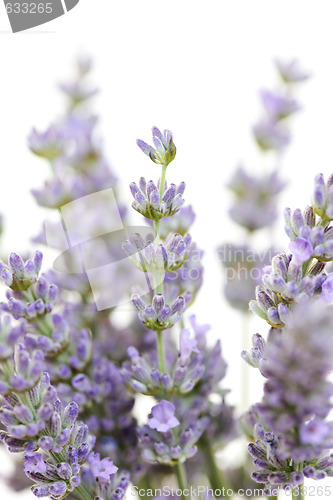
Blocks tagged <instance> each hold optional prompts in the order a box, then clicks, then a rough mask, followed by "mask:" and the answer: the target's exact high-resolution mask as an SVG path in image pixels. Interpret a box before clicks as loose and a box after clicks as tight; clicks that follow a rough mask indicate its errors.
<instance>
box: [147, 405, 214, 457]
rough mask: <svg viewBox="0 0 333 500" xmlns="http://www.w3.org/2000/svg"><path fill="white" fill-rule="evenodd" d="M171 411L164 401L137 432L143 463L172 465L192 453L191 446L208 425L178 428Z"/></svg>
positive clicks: (197, 423)
mask: <svg viewBox="0 0 333 500" xmlns="http://www.w3.org/2000/svg"><path fill="white" fill-rule="evenodd" d="M175 410H176V408H175V406H174V405H173V404H172V403H170V402H169V401H165V400H162V401H161V402H160V403H158V404H157V405H155V406H153V408H152V410H151V415H150V416H149V420H148V424H147V425H145V426H144V427H143V428H142V429H140V432H139V438H140V441H141V446H142V448H143V458H144V459H145V460H147V461H149V462H153V463H154V462H158V463H161V464H165V465H174V464H177V463H178V462H181V463H182V462H185V460H187V459H189V458H191V457H193V456H194V455H195V454H196V452H197V446H196V444H195V443H197V441H198V440H199V438H200V437H201V435H202V433H203V432H204V430H205V428H206V426H207V425H208V419H207V418H203V419H200V420H197V421H195V422H188V423H187V425H186V424H185V425H184V423H182V425H180V422H179V420H178V419H177V418H176V417H175Z"/></svg>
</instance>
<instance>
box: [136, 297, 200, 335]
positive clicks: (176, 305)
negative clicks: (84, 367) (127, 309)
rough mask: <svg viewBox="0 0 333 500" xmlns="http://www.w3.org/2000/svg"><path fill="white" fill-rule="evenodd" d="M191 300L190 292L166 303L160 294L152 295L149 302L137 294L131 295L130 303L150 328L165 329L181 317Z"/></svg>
mask: <svg viewBox="0 0 333 500" xmlns="http://www.w3.org/2000/svg"><path fill="white" fill-rule="evenodd" d="M190 300H191V294H190V293H185V294H184V296H179V297H177V298H176V300H174V301H173V302H172V303H171V305H168V304H167V303H166V301H165V299H164V296H163V295H162V294H157V295H154V297H153V300H152V302H151V304H146V302H145V301H144V300H143V299H142V298H141V297H140V296H139V295H137V294H134V295H132V303H133V305H134V306H135V308H136V309H137V310H138V312H139V319H140V321H142V323H143V324H144V325H145V326H146V327H147V328H149V329H150V330H157V331H158V330H165V329H167V328H171V327H173V326H174V325H175V324H176V323H177V322H178V321H179V320H180V319H181V317H182V313H183V312H184V311H185V310H186V309H187V306H188V304H189V302H190Z"/></svg>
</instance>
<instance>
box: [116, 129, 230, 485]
mask: <svg viewBox="0 0 333 500" xmlns="http://www.w3.org/2000/svg"><path fill="white" fill-rule="evenodd" d="M152 132H153V143H154V147H152V146H149V145H148V144H146V143H145V142H143V141H141V140H138V141H137V144H138V146H139V147H140V149H141V150H142V151H143V152H144V153H145V154H146V155H147V156H149V157H150V159H151V160H152V161H153V162H154V163H156V164H159V165H161V177H160V179H159V180H158V181H157V182H156V183H155V182H154V181H152V180H151V181H149V182H147V181H146V180H145V179H144V178H141V179H140V182H139V185H137V184H136V183H132V184H131V185H130V189H131V193H132V195H133V198H134V201H133V208H134V209H135V210H136V211H138V212H139V213H140V214H141V215H143V216H144V217H145V218H146V219H149V220H150V221H152V224H153V227H154V234H152V235H150V236H148V237H147V238H142V237H141V236H140V235H139V234H133V235H131V236H130V237H129V240H128V241H126V242H125V243H124V245H123V248H124V250H125V252H126V253H127V255H128V256H129V257H130V259H131V260H132V262H133V263H134V265H135V266H136V267H137V268H139V269H140V270H141V271H143V272H144V273H145V274H146V278H147V283H148V285H149V289H150V291H149V293H146V294H145V293H144V292H140V290H137V291H136V293H134V294H133V296H132V303H133V305H134V307H135V308H136V309H137V311H138V317H139V320H140V321H141V322H142V324H143V325H144V326H145V327H146V328H149V329H150V330H152V331H153V332H154V333H155V336H156V348H151V349H149V350H147V351H146V352H145V353H140V351H139V350H138V349H136V348H134V347H131V348H129V349H128V355H129V358H130V360H129V361H128V362H125V363H123V368H122V373H123V375H124V376H125V377H126V379H127V381H128V384H129V386H130V387H131V388H132V389H133V390H134V391H135V392H136V393H137V394H144V395H150V396H154V398H155V399H156V400H157V401H158V402H157V404H155V405H154V406H153V407H152V409H151V414H150V415H149V417H148V422H147V423H146V425H144V426H143V427H141V428H139V430H138V436H139V441H140V447H141V449H142V458H143V459H144V460H145V461H146V462H148V463H150V464H152V465H151V466H150V467H152V466H154V464H161V465H168V466H172V467H174V468H175V470H176V473H177V478H178V482H179V486H180V487H181V488H182V489H183V490H184V488H185V487H186V484H187V479H186V476H187V470H186V468H185V467H184V463H186V462H187V461H188V460H190V459H191V458H192V457H194V456H195V458H196V459H197V460H198V461H199V462H200V464H201V466H200V467H201V469H202V467H203V465H204V464H205V465H206V467H205V468H206V471H207V464H212V463H213V464H214V467H213V469H214V470H213V471H212V470H211V467H210V466H209V465H208V471H207V475H208V477H209V479H210V482H211V484H212V485H214V486H215V487H216V488H218V487H221V484H222V483H221V478H220V477H219V475H220V471H219V470H218V468H217V466H216V464H215V461H214V456H213V450H212V444H213V443H214V442H215V443H216V445H218V443H219V444H220V445H221V444H222V443H223V444H224V443H225V442H227V441H228V440H230V439H231V438H232V437H233V436H234V435H235V422H234V419H233V415H232V408H230V407H229V406H228V405H227V403H226V401H225V391H223V390H222V389H221V388H220V387H219V383H220V381H221V380H222V379H223V377H224V375H225V371H226V364H225V361H224V360H223V358H222V357H221V347H220V343H219V342H218V343H217V344H216V345H215V346H213V347H212V348H211V347H209V346H208V345H207V343H206V332H207V331H208V330H209V326H208V325H203V326H200V325H198V324H197V322H196V319H195V317H194V316H192V317H191V318H190V322H191V327H192V328H191V330H192V332H191V330H189V329H188V328H184V325H185V321H184V312H185V311H186V310H187V308H188V307H189V305H190V304H191V302H192V300H193V296H192V293H191V292H194V293H196V291H197V289H198V287H199V286H200V284H201V279H202V268H201V264H200V272H199V273H198V274H197V276H196V281H197V283H193V284H192V286H189V281H190V279H191V272H190V271H193V266H190V268H189V272H188V273H187V274H185V276H184V275H183V274H182V273H181V270H182V267H183V266H184V265H186V261H187V259H189V258H190V256H191V253H192V252H193V251H194V249H195V247H194V244H193V243H192V240H191V237H190V235H189V234H188V233H187V227H188V225H189V224H190V223H191V222H192V221H193V211H192V209H191V208H190V207H182V206H183V204H184V198H183V195H184V191H185V183H183V182H182V183H180V184H179V185H178V186H176V185H175V184H172V183H171V184H168V183H167V181H166V171H167V167H168V165H169V164H170V163H171V162H172V161H173V160H174V158H175V155H176V147H175V145H174V142H173V136H172V134H171V132H170V131H167V130H166V131H164V132H163V133H162V132H161V131H160V130H159V129H157V128H156V127H154V128H153V129H152ZM177 217H178V219H177ZM169 220H170V221H171V222H169ZM173 221H174V222H173ZM177 229H179V232H175V230H177ZM198 256H199V257H201V252H200V251H198V254H197V257H198ZM172 274H173V279H170V275H172ZM179 275H180V277H179ZM176 323H180V334H179V342H177V343H175V339H174V331H175V328H174V325H176ZM193 334H194V336H192V335H193ZM177 344H178V345H177ZM213 394H214V395H215V398H216V402H214V403H212V402H210V397H211V396H212V395H213ZM222 422H224V424H225V425H222V426H221V423H222ZM207 455H209V460H208V461H207V459H206V458H205V457H207ZM190 469H191V468H189V471H190ZM157 470H158V469H156V465H155V471H157ZM154 475H156V472H154ZM160 480H161V481H162V479H160ZM159 486H160V484H159Z"/></svg>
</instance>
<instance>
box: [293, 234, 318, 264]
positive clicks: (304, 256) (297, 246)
mask: <svg viewBox="0 0 333 500" xmlns="http://www.w3.org/2000/svg"><path fill="white" fill-rule="evenodd" d="M289 250H290V251H291V253H292V254H293V256H294V257H295V260H296V262H306V261H307V260H309V258H310V257H311V255H312V254H313V246H312V244H311V242H310V241H309V240H306V239H305V238H299V237H297V238H296V240H295V241H291V242H290V243H289Z"/></svg>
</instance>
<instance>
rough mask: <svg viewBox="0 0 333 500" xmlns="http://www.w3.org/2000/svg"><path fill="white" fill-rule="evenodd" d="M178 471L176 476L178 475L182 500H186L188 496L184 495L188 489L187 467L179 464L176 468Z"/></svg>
mask: <svg viewBox="0 0 333 500" xmlns="http://www.w3.org/2000/svg"><path fill="white" fill-rule="evenodd" d="M175 469H176V475H177V480H178V486H179V488H180V489H181V491H182V495H181V498H182V500H186V498H187V497H186V496H185V495H184V490H185V489H186V488H187V478H186V469H185V465H184V464H182V463H180V462H178V463H177V465H176V466H175Z"/></svg>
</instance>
